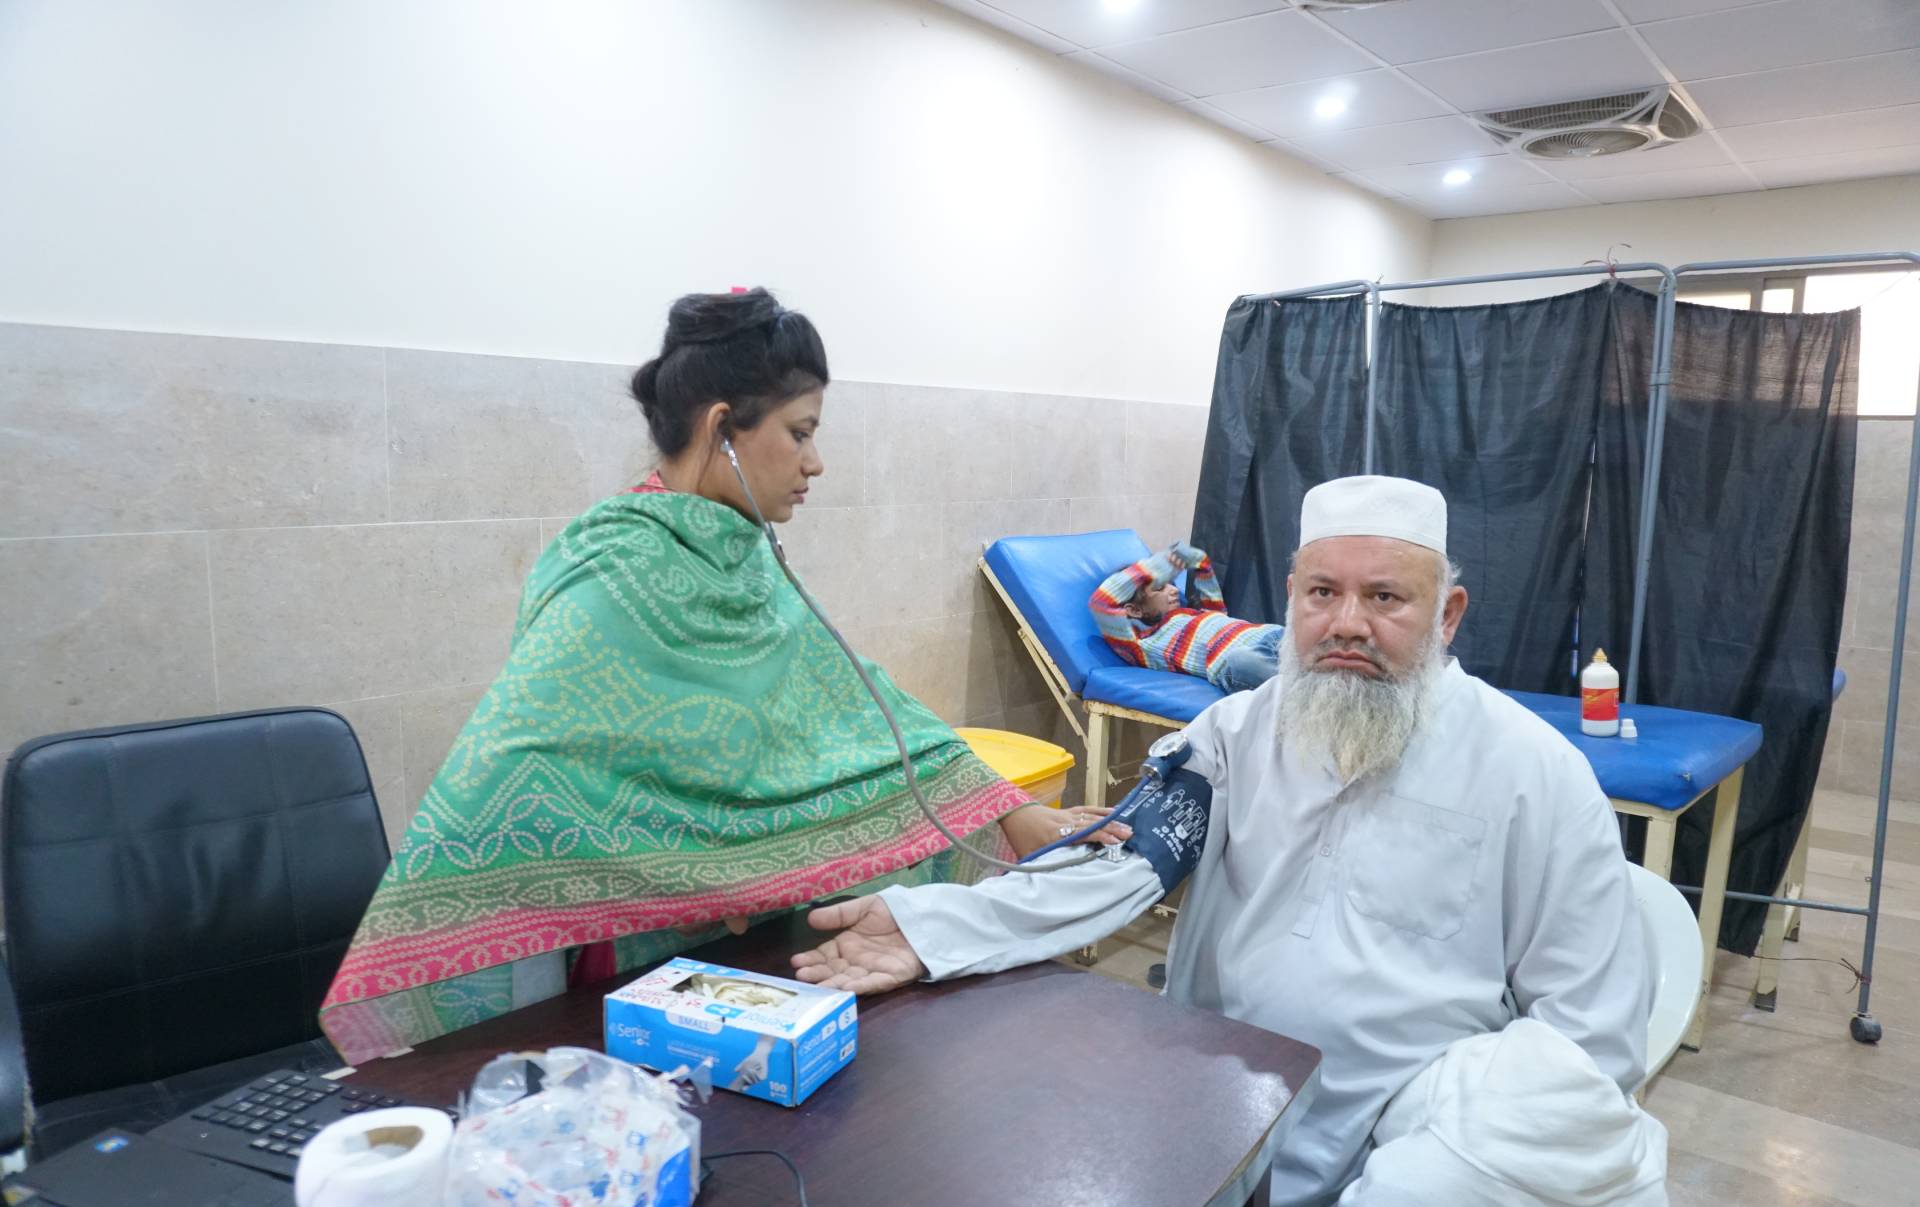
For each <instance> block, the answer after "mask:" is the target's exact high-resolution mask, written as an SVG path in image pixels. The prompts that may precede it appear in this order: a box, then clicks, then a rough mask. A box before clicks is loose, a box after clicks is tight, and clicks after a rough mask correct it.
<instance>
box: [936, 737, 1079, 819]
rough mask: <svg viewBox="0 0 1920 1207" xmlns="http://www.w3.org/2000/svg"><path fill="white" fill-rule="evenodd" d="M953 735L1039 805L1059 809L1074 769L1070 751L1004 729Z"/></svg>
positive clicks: (995, 771) (995, 772)
mask: <svg viewBox="0 0 1920 1207" xmlns="http://www.w3.org/2000/svg"><path fill="white" fill-rule="evenodd" d="M954 732H955V733H957V734H959V735H960V737H961V738H962V739H963V740H964V741H965V742H966V743H967V745H968V746H971V747H972V748H973V753H974V754H975V755H976V756H977V757H978V758H979V759H980V761H981V762H983V763H985V764H986V765H987V766H989V767H991V768H993V770H994V774H996V775H998V776H999V777H1000V778H1001V779H1004V780H1008V781H1010V782H1011V783H1012V784H1013V785H1014V786H1015V787H1017V788H1019V789H1020V790H1021V791H1022V792H1025V793H1026V794H1027V795H1028V796H1031V797H1032V798H1033V799H1034V801H1035V803H1037V804H1042V805H1046V806H1047V807H1048V808H1051V809H1058V808H1059V807H1060V794H1061V793H1062V792H1064V791H1065V790H1066V787H1067V772H1069V771H1071V770H1073V755H1072V753H1071V752H1069V751H1067V750H1065V749H1063V748H1061V747H1059V746H1055V745H1054V744H1053V743H1052V742H1042V741H1041V740H1040V739H1039V738H1030V737H1027V736H1026V735H1025V734H1019V733H1009V732H1007V731H1006V730H1004V729H956V730H954Z"/></svg>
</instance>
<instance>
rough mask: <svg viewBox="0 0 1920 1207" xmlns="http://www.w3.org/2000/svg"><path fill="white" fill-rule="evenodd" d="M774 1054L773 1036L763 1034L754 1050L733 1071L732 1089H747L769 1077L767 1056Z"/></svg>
mask: <svg viewBox="0 0 1920 1207" xmlns="http://www.w3.org/2000/svg"><path fill="white" fill-rule="evenodd" d="M772 1055H773V1036H771V1035H762V1036H761V1037H760V1042H759V1043H757V1044H755V1045H753V1051H752V1052H751V1053H750V1054H749V1055H748V1056H747V1058H746V1059H745V1060H743V1061H741V1062H740V1065H739V1067H738V1068H736V1069H735V1070H734V1071H733V1083H732V1084H731V1085H729V1086H727V1088H728V1089H730V1090H745V1089H748V1088H751V1087H753V1086H756V1085H759V1084H760V1083H761V1082H763V1081H765V1080H766V1079H767V1058H768V1057H770V1056H772Z"/></svg>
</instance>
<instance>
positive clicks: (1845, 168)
mask: <svg viewBox="0 0 1920 1207" xmlns="http://www.w3.org/2000/svg"><path fill="white" fill-rule="evenodd" d="M1751 166H1752V168H1753V174H1754V175H1755V176H1758V177H1759V178H1760V183H1761V184H1764V185H1766V186H1767V187H1768V188H1770V189H1784V188H1792V187H1793V186H1795V185H1801V184H1824V183H1826V182H1828V181H1832V180H1859V179H1863V178H1865V177H1869V176H1901V175H1904V174H1906V173H1908V172H1920V146H1911V147H1876V148H1874V149H1873V150H1871V151H1846V152H1842V153H1841V154H1838V155H1808V156H1805V157H1804V158H1800V159H1770V160H1768V161H1767V162H1765V163H1756V164H1753V165H1751Z"/></svg>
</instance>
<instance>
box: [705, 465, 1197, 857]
mask: <svg viewBox="0 0 1920 1207" xmlns="http://www.w3.org/2000/svg"><path fill="white" fill-rule="evenodd" d="M720 447H721V448H722V449H723V450H725V451H726V454H727V463H728V464H729V465H732V466H733V476H734V477H735V478H737V479H739V481H740V492H741V493H742V494H744V495H745V496H746V497H747V506H749V507H751V508H753V519H754V522H755V523H757V524H758V525H760V530H761V531H762V532H764V533H765V534H766V537H767V544H769V545H771V546H772V547H773V560H774V561H775V562H776V563H777V564H778V565H779V567H780V572H781V573H782V574H784V575H786V576H787V581H788V582H789V583H792V584H793V589H794V591H796V592H797V593H798V594H799V596H800V601H801V602H802V603H804V604H806V605H807V610H808V611H810V612H812V613H813V614H814V617H815V618H816V619H818V620H819V621H820V623H821V624H822V625H824V626H825V627H826V630H827V633H828V634H829V635H830V636H832V638H833V640H834V644H836V645H838V646H839V647H840V652H841V653H842V654H844V655H846V658H847V661H848V662H849V663H850V664H851V665H852V666H853V673H854V674H856V675H858V676H860V682H861V684H862V685H863V686H864V687H865V688H866V689H867V694H868V695H870V696H872V697H873V702H874V705H875V706H876V707H878V708H879V709H880V715H881V716H882V717H885V718H886V721H887V729H888V730H889V731H891V732H892V734H893V745H894V749H895V750H897V751H899V754H900V767H901V769H902V770H903V771H905V772H906V774H907V791H908V792H910V793H912V794H913V801H914V803H915V804H917V805H919V806H920V812H922V813H924V814H926V817H927V820H928V821H929V822H932V823H933V828H934V829H936V830H938V831H940V833H941V834H942V835H943V836H944V837H945V838H946V840H947V841H948V842H950V843H952V844H953V845H954V846H955V847H957V848H959V849H960V850H962V851H965V852H966V853H967V854H969V855H971V856H973V857H974V858H975V859H978V860H979V861H980V862H982V863H984V864H987V865H989V866H991V867H996V868H1000V869H1002V870H1004V871H1009V872H1058V871H1064V870H1065V869H1067V868H1073V867H1079V866H1080V865H1081V864H1083V863H1091V862H1092V861H1093V860H1095V859H1099V858H1100V857H1101V855H1102V852H1101V851H1099V850H1093V851H1089V852H1087V853H1086V854H1084V855H1080V856H1077V857H1075V858H1073V859H1061V860H1055V861H1054V862H1051V863H1046V864H1041V865H1038V866H1035V865H1034V864H1033V860H1035V859H1037V858H1039V857H1040V856H1041V855H1045V854H1047V853H1048V852H1050V851H1056V850H1059V849H1060V848H1061V847H1066V846H1072V845H1073V844H1074V843H1077V842H1083V841H1085V840H1086V839H1087V838H1089V837H1091V836H1092V835H1093V833H1094V832H1095V831H1096V830H1099V829H1101V828H1102V827H1104V826H1108V825H1111V824H1112V823H1113V822H1115V821H1119V820H1121V811H1122V810H1127V813H1128V815H1129V816H1131V812H1132V810H1130V809H1127V806H1128V805H1130V804H1131V805H1133V806H1134V807H1136V808H1137V807H1138V800H1139V799H1140V798H1141V787H1144V786H1145V784H1146V774H1147V773H1143V774H1142V782H1141V785H1140V786H1136V787H1135V788H1134V790H1133V792H1131V793H1129V794H1128V795H1127V799H1126V800H1125V801H1122V802H1121V804H1120V807H1119V808H1117V809H1115V810H1114V812H1113V814H1112V815H1111V816H1108V817H1103V818H1101V819H1100V820H1099V821H1096V822H1094V823H1093V824H1092V825H1090V826H1087V827H1085V828H1083V829H1081V830H1078V831H1076V832H1074V833H1072V834H1069V835H1066V836H1064V837H1062V838H1061V839H1060V840H1059V841H1057V842H1050V843H1048V844H1047V845H1046V846H1044V847H1041V848H1040V849H1039V850H1037V851H1034V852H1032V853H1031V854H1029V855H1028V856H1026V858H1024V859H1022V860H1020V861H1019V862H1018V863H1014V862H1010V861H1008V860H1005V859H1002V858H1000V857H999V856H998V855H992V854H989V853H987V852H986V851H982V850H980V849H979V848H978V847H975V846H973V845H971V844H969V843H968V842H966V841H965V840H964V839H962V838H961V837H960V836H959V835H958V834H955V833H954V832H953V831H952V830H950V829H948V828H947V824H946V823H945V822H943V821H941V820H940V815H939V814H938V813H935V812H934V810H933V806H932V805H930V804H928V803H927V798H926V797H924V796H922V795H921V794H920V782H919V778H918V777H917V776H916V775H915V774H914V769H913V756H912V755H911V754H909V753H908V752H907V739H906V736H905V735H904V734H902V733H901V732H900V722H899V721H898V720H897V719H895V717H894V715H893V709H891V708H889V707H888V706H887V701H886V698H885V697H883V696H882V695H881V694H880V689H879V687H878V686H876V685H875V684H874V682H873V676H871V675H869V674H868V673H867V668H866V666H865V665H863V664H862V663H861V661H860V656H859V655H858V654H856V653H854V652H853V647H852V646H851V645H849V644H847V639H846V638H845V637H843V636H841V635H840V630H839V629H837V628H835V627H834V624H833V621H831V620H828V619H827V614H826V611H825V610H824V609H822V608H821V607H820V605H819V603H818V602H816V601H815V600H814V598H813V596H812V595H809V594H808V593H807V589H806V588H805V587H803V586H801V585H800V577H799V575H797V574H795V573H794V572H793V567H792V566H790V565H788V564H787V551H786V549H784V548H783V547H782V546H781V544H780V538H779V536H778V535H776V534H775V533H774V531H773V525H772V524H771V523H769V522H768V521H767V517H766V516H765V515H763V514H762V513H761V511H760V503H759V500H757V499H755V498H754V497H753V488H752V487H751V486H748V485H747V475H746V474H745V473H743V472H742V471H741V469H740V457H739V455H738V454H737V453H735V452H734V451H733V441H732V440H731V439H730V438H728V437H726V436H722V437H721V438H720ZM1170 739H1178V740H1179V742H1180V745H1181V749H1182V753H1181V754H1180V756H1179V759H1178V761H1176V762H1174V763H1173V764H1172V766H1174V767H1177V766H1179V763H1180V762H1184V761H1185V758H1186V755H1185V753H1184V750H1185V744H1186V737H1185V735H1183V734H1178V733H1173V734H1168V735H1166V736H1165V737H1162V738H1161V739H1160V740H1159V741H1158V742H1155V743H1154V746H1153V752H1158V751H1159V750H1160V748H1161V746H1162V744H1163V743H1166V742H1167V741H1169V740H1170ZM1150 753H1152V752H1150ZM1153 764H1154V759H1153V758H1149V759H1148V766H1149V769H1151V768H1152V767H1153ZM1170 769H1171V768H1169V767H1166V766H1165V765H1164V760H1163V766H1162V769H1161V770H1159V771H1153V772H1152V774H1153V775H1154V776H1155V781H1154V782H1155V783H1156V784H1157V783H1158V782H1159V780H1160V779H1161V778H1162V777H1163V776H1164V775H1165V774H1166V772H1167V771H1168V770H1170Z"/></svg>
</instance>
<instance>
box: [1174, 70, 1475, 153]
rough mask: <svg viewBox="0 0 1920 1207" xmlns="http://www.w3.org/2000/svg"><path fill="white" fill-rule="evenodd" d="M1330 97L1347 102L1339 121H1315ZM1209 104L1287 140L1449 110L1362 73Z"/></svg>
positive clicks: (1384, 77) (1386, 78)
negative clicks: (1320, 106) (1318, 105)
mask: <svg viewBox="0 0 1920 1207" xmlns="http://www.w3.org/2000/svg"><path fill="white" fill-rule="evenodd" d="M1329 97H1337V98H1339V99H1340V100H1341V101H1343V102H1344V103H1345V104H1346V110H1345V112H1343V113H1340V114H1339V115H1338V116H1335V117H1319V116H1317V115H1316V114H1315V113H1314V105H1315V104H1316V103H1318V102H1319V101H1321V100H1323V99H1325V98H1329ZM1209 99H1210V101H1211V103H1212V104H1214V105H1217V106H1218V107H1220V108H1222V109H1225V110H1226V111H1227V112H1229V113H1232V114H1234V115H1236V116H1238V117H1241V118H1244V119H1245V120H1247V121H1250V122H1255V123H1257V124H1259V125H1261V126H1265V127H1266V128H1267V129H1269V130H1271V131H1273V132H1274V133H1275V134H1279V135H1281V136H1283V137H1286V138H1296V137H1307V136H1311V135H1314V134H1325V133H1327V132H1328V131H1331V130H1351V129H1354V128H1356V127H1359V126H1383V125H1386V124H1388V123H1389V122H1404V121H1412V120H1413V119H1414V118H1419V117H1438V116H1439V115H1441V114H1443V113H1446V112H1448V109H1447V107H1446V106H1445V105H1442V104H1440V103H1439V102H1438V101H1436V100H1434V99H1433V98H1432V97H1430V96H1428V95H1427V94H1426V93H1424V92H1422V91H1420V90H1419V89H1418V88H1415V87H1414V86H1413V85H1412V84H1409V83H1407V82H1406V81H1405V80H1403V79H1401V78H1400V77H1399V76H1398V75H1397V74H1395V73H1394V72H1391V71H1385V70H1380V71H1363V72H1361V73H1359V74H1358V75H1346V76H1340V77H1339V78H1337V79H1331V80H1309V81H1307V82H1306V83H1304V84H1282V85H1280V86H1279V87H1278V88H1255V89H1252V90H1250V91H1247V92H1228V93H1223V94H1221V95H1219V96H1216V97H1211V98H1209Z"/></svg>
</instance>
